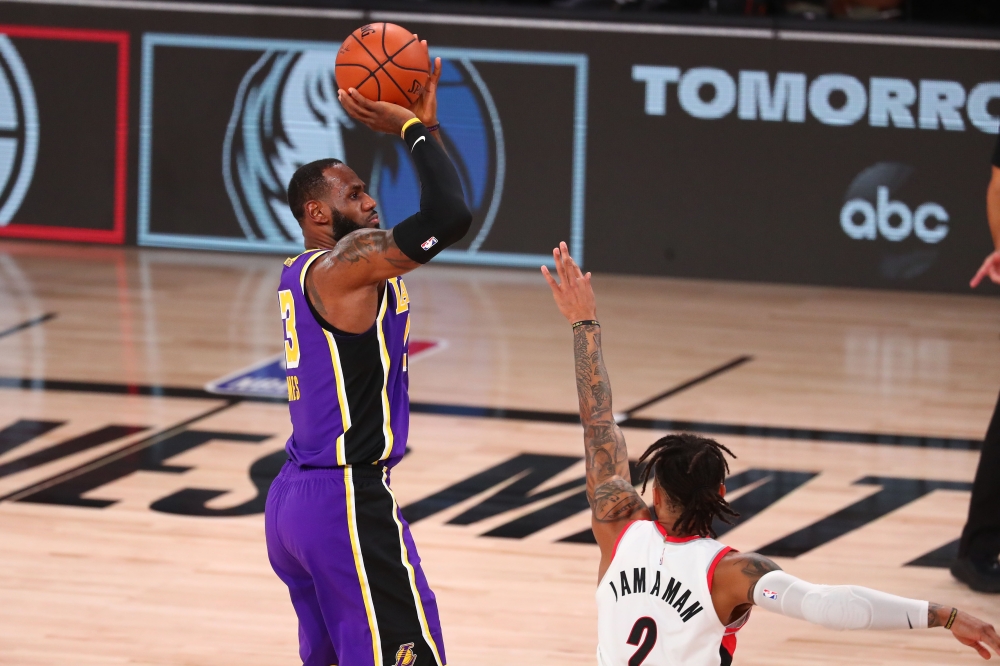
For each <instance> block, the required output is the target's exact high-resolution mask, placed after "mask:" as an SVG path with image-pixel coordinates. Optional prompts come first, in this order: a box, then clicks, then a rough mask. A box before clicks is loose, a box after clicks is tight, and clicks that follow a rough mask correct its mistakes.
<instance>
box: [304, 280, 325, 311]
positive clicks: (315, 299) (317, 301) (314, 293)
mask: <svg viewBox="0 0 1000 666" xmlns="http://www.w3.org/2000/svg"><path fill="white" fill-rule="evenodd" d="M306 294H307V295H308V296H309V302H310V303H312V306H313V308H315V310H316V312H318V313H319V315H320V316H321V317H323V318H326V307H325V306H324V305H323V299H322V297H321V296H320V295H319V289H317V288H316V281H315V280H314V279H313V275H312V272H311V271H310V272H309V273H306Z"/></svg>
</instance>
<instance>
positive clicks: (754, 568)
mask: <svg viewBox="0 0 1000 666" xmlns="http://www.w3.org/2000/svg"><path fill="white" fill-rule="evenodd" d="M743 559H744V563H743V575H744V576H746V577H747V578H748V579H750V588H749V589H748V590H747V601H749V602H750V603H753V591H754V588H755V587H757V581H759V580H760V579H761V578H763V577H764V574H766V573H770V572H772V571H781V567H779V566H778V565H777V564H775V563H774V562H772V561H771V560H769V559H767V558H766V557H764V556H763V555H758V554H757V553H747V554H746V555H744V556H743Z"/></svg>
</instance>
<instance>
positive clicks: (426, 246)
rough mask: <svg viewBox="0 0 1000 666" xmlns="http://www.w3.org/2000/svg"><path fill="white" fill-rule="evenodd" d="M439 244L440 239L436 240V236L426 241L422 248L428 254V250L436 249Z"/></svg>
mask: <svg viewBox="0 0 1000 666" xmlns="http://www.w3.org/2000/svg"><path fill="white" fill-rule="evenodd" d="M437 244H438V239H437V238H435V237H434V236H431V237H430V238H428V239H427V240H425V241H424V242H423V243H421V244H420V247H422V248H424V251H425V252H426V251H427V250H429V249H431V248H432V247H434V246H435V245H437Z"/></svg>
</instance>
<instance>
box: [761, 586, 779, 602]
mask: <svg viewBox="0 0 1000 666" xmlns="http://www.w3.org/2000/svg"><path fill="white" fill-rule="evenodd" d="M764 596H765V597H766V598H768V599H771V600H772V601H774V600H775V599H777V598H778V593H777V592H772V591H771V590H769V589H767V588H766V587H765V588H764Z"/></svg>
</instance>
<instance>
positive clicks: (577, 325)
mask: <svg viewBox="0 0 1000 666" xmlns="http://www.w3.org/2000/svg"><path fill="white" fill-rule="evenodd" d="M581 326H597V327H598V328H600V326H601V323H600V322H599V321H597V320H596V319H583V320H581V321H578V322H576V323H574V324H573V328H574V329H577V328H580V327H581Z"/></svg>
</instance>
